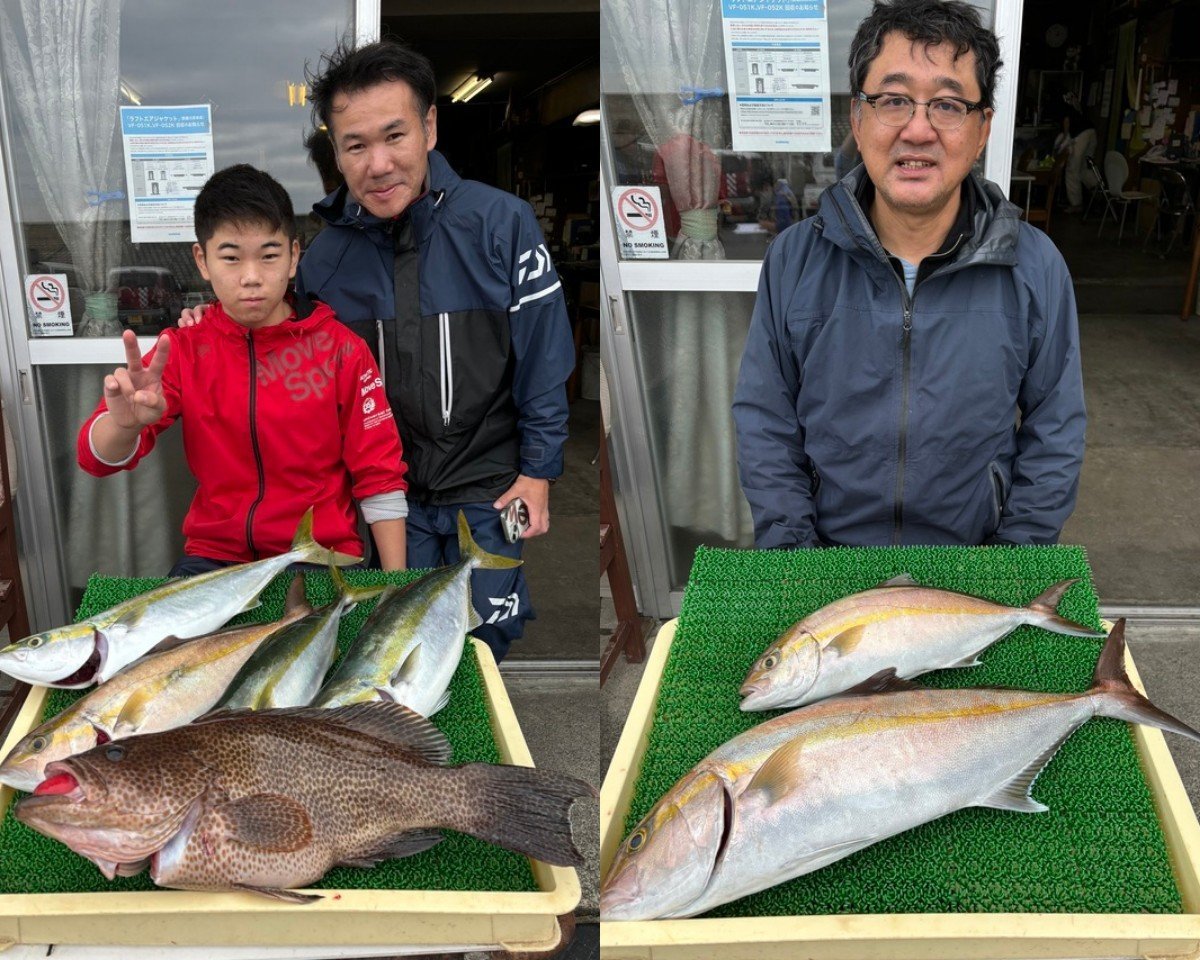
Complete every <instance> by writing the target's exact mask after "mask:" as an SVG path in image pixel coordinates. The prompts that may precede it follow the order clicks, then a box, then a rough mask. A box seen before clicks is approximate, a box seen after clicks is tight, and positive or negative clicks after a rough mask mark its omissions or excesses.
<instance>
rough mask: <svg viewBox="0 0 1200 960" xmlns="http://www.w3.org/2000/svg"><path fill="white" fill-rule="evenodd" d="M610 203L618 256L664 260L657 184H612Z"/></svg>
mask: <svg viewBox="0 0 1200 960" xmlns="http://www.w3.org/2000/svg"><path fill="white" fill-rule="evenodd" d="M612 203H613V211H614V212H615V213H616V220H617V239H618V240H619V241H620V243H621V256H622V257H624V258H625V259H626V260H666V259H667V258H668V257H669V256H670V254H669V253H668V251H667V233H666V230H665V229H663V217H662V196H661V193H660V191H659V189H658V187H615V188H614V189H613V198H612Z"/></svg>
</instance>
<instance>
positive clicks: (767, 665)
mask: <svg viewBox="0 0 1200 960" xmlns="http://www.w3.org/2000/svg"><path fill="white" fill-rule="evenodd" d="M778 665H779V651H778V650H772V651H771V652H770V653H768V654H767V655H766V656H765V657H763V662H762V666H763V669H764V670H774V669H775V668H776V667H777V666H778Z"/></svg>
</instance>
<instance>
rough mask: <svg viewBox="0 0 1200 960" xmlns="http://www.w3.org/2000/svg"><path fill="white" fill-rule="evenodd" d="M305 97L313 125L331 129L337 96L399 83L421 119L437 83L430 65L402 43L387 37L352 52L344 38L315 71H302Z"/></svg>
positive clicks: (351, 47) (431, 99) (426, 111)
mask: <svg viewBox="0 0 1200 960" xmlns="http://www.w3.org/2000/svg"><path fill="white" fill-rule="evenodd" d="M305 75H306V79H307V81H308V98H309V100H311V101H312V108H313V126H324V127H326V128H327V129H329V130H330V131H332V130H333V126H332V124H330V122H329V121H330V118H331V117H332V116H333V98H334V97H336V96H337V95H338V94H339V93H357V92H358V91H360V90H366V89H367V88H368V87H374V86H376V85H377V84H380V83H390V82H392V81H394V80H403V81H404V82H405V83H407V84H408V86H409V89H411V90H412V92H413V96H415V97H416V100H417V110H418V111H419V112H420V114H421V116H422V117H423V116H425V114H426V113H428V112H429V108H430V107H431V106H433V103H434V101H435V100H436V99H437V81H436V80H435V79H434V75H433V64H431V63H430V62H429V60H428V59H427V58H426V57H424V56H423V55H422V54H420V53H417V51H416V50H414V49H413V48H412V47H410V46H409V45H408V44H406V43H402V42H401V41H399V40H396V39H393V38H391V37H388V38H385V39H383V40H377V41H376V42H375V43H369V44H367V45H366V46H365V47H359V48H358V49H355V47H354V42H353V40H352V39H351V38H349V37H344V38H343V39H342V40H341V41H339V42H338V44H337V45H336V46H335V47H334V48H333V49H332V50H330V51H329V52H328V53H324V54H322V55H321V59H320V60H319V61H318V63H317V72H313V71H310V70H308V69H307V68H306V69H305Z"/></svg>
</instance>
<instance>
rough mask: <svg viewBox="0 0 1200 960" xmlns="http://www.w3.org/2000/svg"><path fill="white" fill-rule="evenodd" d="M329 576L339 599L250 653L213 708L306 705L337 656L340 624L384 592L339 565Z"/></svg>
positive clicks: (279, 632)
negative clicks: (354, 579)
mask: <svg viewBox="0 0 1200 960" xmlns="http://www.w3.org/2000/svg"><path fill="white" fill-rule="evenodd" d="M329 576H330V577H331V578H332V580H333V582H334V585H335V586H336V587H337V588H338V594H339V595H338V598H337V599H336V600H335V601H334V602H333V603H331V604H328V605H327V606H324V607H321V608H320V609H319V610H314V611H313V612H312V613H310V614H309V615H308V616H306V617H304V618H302V619H300V620H297V621H296V622H294V623H291V624H289V625H288V626H286V627H284V628H283V629H282V630H279V631H278V632H277V633H275V634H274V635H272V636H271V637H270V638H269V639H268V640H267V641H266V642H265V643H263V644H262V645H261V646H260V647H258V649H256V650H255V651H254V653H253V654H251V656H250V659H249V660H247V661H246V663H245V665H244V666H243V667H242V669H241V670H240V671H239V673H238V675H237V676H236V677H234V679H233V683H231V684H230V685H229V688H228V689H227V690H226V691H225V693H224V694H223V695H222V696H221V699H220V701H219V702H218V703H217V705H216V706H215V707H214V708H213V709H214V710H238V709H243V708H244V709H249V710H264V709H268V708H271V707H306V706H308V705H309V704H310V703H311V702H312V699H313V697H315V696H316V695H317V691H318V690H320V689H321V682H322V681H323V680H324V679H325V674H326V673H328V672H329V668H330V667H331V666H332V665H333V660H334V657H335V656H336V654H337V639H338V628H339V626H340V625H341V622H342V616H343V614H345V613H347V612H348V611H350V610H353V609H354V607H355V606H356V605H357V604H359V603H362V602H363V601H364V600H370V599H371V598H373V597H376V596H378V595H379V594H380V593H382V592H383V589H384V587H383V586H369V587H352V586H350V584H348V583H347V582H346V580H345V578H343V577H342V575H341V573H340V572H339V571H338V569H337V567H332V566H331V567H330V568H329Z"/></svg>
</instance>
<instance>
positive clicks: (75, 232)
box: [0, 0, 354, 336]
mask: <svg viewBox="0 0 1200 960" xmlns="http://www.w3.org/2000/svg"><path fill="white" fill-rule="evenodd" d="M58 2H59V0H31V2H27V3H23V4H19V5H18V4H4V5H3V7H2V8H0V71H2V72H3V79H4V91H5V101H6V102H5V107H6V114H7V119H8V124H9V130H8V132H7V133H8V136H7V142H8V145H9V148H10V153H11V160H10V162H11V171H12V175H13V177H12V178H13V182H14V192H15V195H16V207H17V214H18V216H19V218H20V229H21V235H22V237H21V238H22V241H23V244H24V251H23V252H24V257H25V263H24V266H25V268H26V270H27V271H28V272H30V273H33V272H38V273H53V274H62V275H64V276H65V277H66V280H67V287H68V291H67V292H68V296H69V302H70V308H71V317H72V320H73V323H74V333H75V336H115V335H119V334H120V332H121V331H122V330H124V329H132V330H134V331H136V332H137V333H138V334H139V335H142V336H148V335H153V334H154V333H157V332H158V331H160V330H161V329H163V328H164V327H165V326H169V325H171V324H172V323H173V321H174V319H175V318H176V317H177V316H178V315H179V310H180V309H181V308H183V307H185V306H190V305H193V304H195V303H199V302H202V301H203V300H205V299H207V297H208V296H209V290H208V286H207V284H206V283H205V282H204V281H203V279H202V278H201V277H200V274H199V272H198V271H197V270H196V267H195V265H194V263H193V260H192V253H191V243H138V244H135V243H132V242H131V240H130V224H129V204H128V200H127V199H126V196H125V193H126V190H127V184H126V182H125V169H124V155H123V148H122V141H121V136H120V126H119V122H118V120H117V108H118V107H119V106H121V105H144V106H171V105H188V104H201V103H204V104H209V105H211V108H212V123H213V147H214V162H215V166H216V168H217V169H220V168H222V167H225V166H228V165H230V164H233V163H251V164H254V165H255V166H258V167H262V168H264V169H266V170H268V171H270V172H271V174H272V175H273V176H274V177H275V178H276V179H277V180H279V181H280V182H281V183H282V184H283V185H284V187H285V189H287V190H288V192H289V194H290V195H291V198H292V202H293V204H294V205H295V208H296V210H297V213H298V214H300V218H299V223H298V227H299V235H300V239H301V244H302V245H303V244H305V243H306V242H307V240H308V239H309V238H310V237H311V236H312V235H313V234H314V233H315V229H316V228H315V225H314V223H313V222H312V221H311V220H310V219H309V218H308V217H307V216H306V215H305V214H306V211H307V210H308V209H309V208H310V207H311V206H312V204H313V203H314V202H316V201H317V200H318V199H320V197H321V196H323V195H324V191H323V189H322V184H321V179H320V176H319V174H318V172H317V170H316V169H315V168H314V167H313V166H312V165H311V164H310V163H309V162H308V159H307V153H306V151H305V148H304V143H303V141H304V136H305V133H306V132H307V130H308V128H309V125H310V123H309V109H308V106H307V104H305V103H303V102H301V98H300V97H298V96H297V94H296V90H297V89H299V86H298V84H299V82H302V81H303V72H304V66H305V62H306V61H310V62H311V61H313V60H315V58H316V56H317V55H318V54H319V52H320V50H321V49H322V48H323V47H325V46H328V45H329V44H330V43H331V41H332V39H333V38H335V37H337V36H339V35H340V34H341V33H343V32H344V31H345V30H346V29H347V28H349V27H350V26H351V25H352V24H353V14H354V3H353V0H339V2H335V3H329V2H326V0H264V2H261V3H257V4H254V5H252V6H250V7H246V6H245V5H228V6H221V5H204V6H200V7H197V6H196V5H194V4H190V5H189V4H184V3H183V2H182V0H170V2H163V0H123V2H122V3H120V4H107V3H106V4H87V5H83V6H82V7H81V11H82V12H81V14H80V16H78V17H74V18H63V17H61V15H60V13H59V11H57V7H58ZM64 19H68V20H71V21H72V22H71V23H70V24H69V25H67V26H64V25H63V23H62V21H63V20H64ZM64 29H66V30H69V31H74V32H73V33H72V34H71V35H70V36H64V35H62V32H61V31H62V30H64ZM266 31H269V33H270V36H271V42H270V43H269V44H264V43H262V40H261V38H262V36H263V35H264V32H266ZM50 35H53V36H54V38H55V39H54V43H53V44H46V43H44V42H41V41H40V40H39V39H38V38H39V37H45V36H50ZM289 87H290V89H289ZM163 175H164V170H162V169H154V170H153V172H152V173H151V171H149V170H148V171H147V180H146V187H147V188H148V191H149V193H150V194H151V195H153V194H154V193H155V192H156V191H157V192H158V193H159V194H160V195H162V194H163V193H164V192H165V191H166V190H167V187H166V186H164V185H163ZM151 176H153V180H151Z"/></svg>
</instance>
